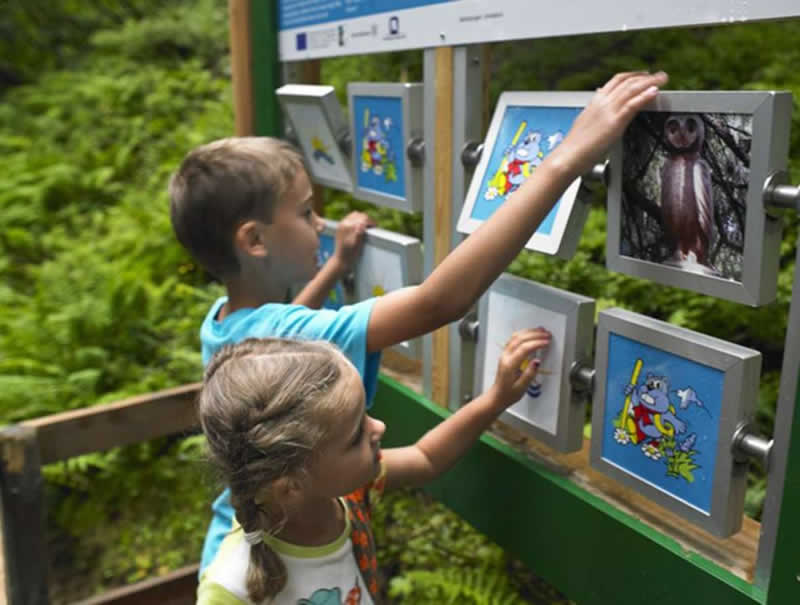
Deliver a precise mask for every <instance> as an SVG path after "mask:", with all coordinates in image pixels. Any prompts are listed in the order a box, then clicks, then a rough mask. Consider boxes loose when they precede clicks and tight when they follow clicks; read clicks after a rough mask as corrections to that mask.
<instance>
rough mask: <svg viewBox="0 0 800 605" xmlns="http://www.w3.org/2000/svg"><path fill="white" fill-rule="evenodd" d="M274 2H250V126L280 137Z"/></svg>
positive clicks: (275, 8)
mask: <svg viewBox="0 0 800 605" xmlns="http://www.w3.org/2000/svg"><path fill="white" fill-rule="evenodd" d="M277 5H278V3H277V2H271V1H266V2H264V1H251V2H250V47H251V53H252V66H253V67H252V70H253V73H252V78H253V112H254V115H253V121H254V124H253V128H254V130H255V133H254V134H256V135H259V136H271V137H277V136H281V135H282V133H283V130H282V129H281V114H280V108H279V107H278V98H277V97H276V96H275V90H276V89H278V88H280V86H281V73H280V63H279V62H278V11H277Z"/></svg>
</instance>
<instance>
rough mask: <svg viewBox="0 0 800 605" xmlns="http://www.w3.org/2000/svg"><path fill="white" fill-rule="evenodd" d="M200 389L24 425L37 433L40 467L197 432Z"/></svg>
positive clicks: (151, 395) (193, 386)
mask: <svg viewBox="0 0 800 605" xmlns="http://www.w3.org/2000/svg"><path fill="white" fill-rule="evenodd" d="M199 391H200V384H199V383H195V384H188V385H184V386H181V387H177V388H174V389H166V390H163V391H158V392H156V393H149V394H147V395H141V396H138V397H132V398H130V399H125V400H123V401H119V402H116V403H111V404H108V405H97V406H93V407H90V408H84V409H80V410H73V411H69V412H62V413H59V414H52V415H50V416H44V417H42V418H36V419H34V420H28V421H26V422H23V423H22V425H21V426H24V427H27V428H29V429H35V431H36V434H37V437H38V439H37V441H38V443H39V450H38V457H39V458H40V459H41V464H48V463H50V462H56V461H58V460H65V459H67V458H71V457H73V456H79V455H81V454H88V453H90V452H96V451H100V450H107V449H110V448H112V447H117V446H121V445H129V444H131V443H139V442H141V441H147V440H149V439H155V438H157V437H164V436H166V435H174V434H176V433H181V432H183V431H186V430H188V429H191V428H193V427H195V426H197V417H196V414H195V409H194V405H195V399H196V397H197V394H198V393H199Z"/></svg>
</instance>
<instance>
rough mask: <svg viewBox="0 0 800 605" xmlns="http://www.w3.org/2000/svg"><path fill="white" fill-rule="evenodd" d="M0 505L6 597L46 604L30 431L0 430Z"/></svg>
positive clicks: (38, 483) (12, 602)
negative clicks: (0, 510)
mask: <svg viewBox="0 0 800 605" xmlns="http://www.w3.org/2000/svg"><path fill="white" fill-rule="evenodd" d="M0 504H2V517H3V520H2V527H3V550H4V553H3V558H4V560H5V582H6V599H7V601H8V603H9V605H46V604H47V603H49V597H48V593H47V561H48V558H47V540H46V539H45V535H44V503H43V499H42V475H41V462H40V460H39V448H38V446H37V443H36V431H35V430H34V429H32V428H30V427H24V426H19V425H16V426H8V427H5V428H3V429H2V430H0Z"/></svg>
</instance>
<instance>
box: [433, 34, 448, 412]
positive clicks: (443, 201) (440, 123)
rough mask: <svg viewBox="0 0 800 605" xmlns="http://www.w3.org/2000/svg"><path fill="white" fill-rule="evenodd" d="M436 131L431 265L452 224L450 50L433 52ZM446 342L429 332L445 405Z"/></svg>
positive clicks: (444, 332) (437, 390)
mask: <svg viewBox="0 0 800 605" xmlns="http://www.w3.org/2000/svg"><path fill="white" fill-rule="evenodd" d="M435 52H436V58H435V62H436V92H435V99H436V110H435V111H436V132H435V135H434V136H435V139H434V140H435V144H434V146H435V148H434V152H433V162H434V166H433V170H434V174H435V175H436V178H435V182H434V198H435V204H436V212H435V216H434V217H433V220H434V225H435V226H436V235H435V237H434V241H433V246H434V252H433V254H434V266H438V265H439V263H441V262H442V261H443V260H444V258H445V257H446V256H447V255H448V254H449V253H450V249H451V248H452V238H451V228H450V225H451V224H452V222H453V220H452V219H453V216H452V214H453V199H452V198H453V183H452V176H453V167H452V158H453V137H452V131H453V49H452V47H449V46H443V47H441V48H437V49H436V51H435ZM449 360H450V341H449V335H448V329H447V327H444V328H441V329H439V330H437V331H436V332H434V333H433V368H432V380H431V383H432V384H431V387H432V388H431V390H432V397H433V400H434V401H435V402H436V403H437V404H439V405H442V406H445V407H446V406H447V401H448V398H449V393H450V367H449V366H450V361H449Z"/></svg>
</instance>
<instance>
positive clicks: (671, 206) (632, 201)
mask: <svg viewBox="0 0 800 605" xmlns="http://www.w3.org/2000/svg"><path fill="white" fill-rule="evenodd" d="M751 143H752V116H750V115H741V114H729V113H668V112H644V113H641V114H639V115H638V116H637V117H636V119H635V120H634V121H633V122H632V123H631V126H630V127H629V128H628V130H627V131H626V133H625V136H624V138H623V167H622V213H621V219H620V220H621V225H620V232H621V238H620V254H621V255H623V256H629V257H633V258H637V259H640V260H646V261H650V262H655V263H660V264H662V265H666V266H671V267H676V268H679V269H681V270H684V271H689V272H693V273H699V274H702V275H708V276H713V277H720V278H723V279H729V280H734V281H741V278H742V257H743V252H744V228H745V217H746V213H747V207H746V199H747V187H748V179H749V173H750V146H751Z"/></svg>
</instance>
